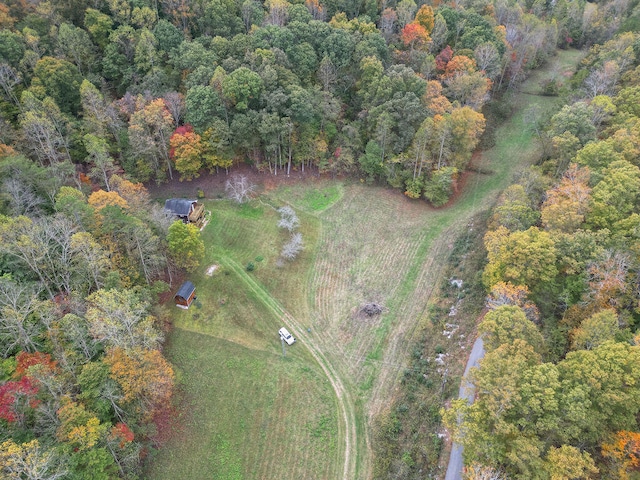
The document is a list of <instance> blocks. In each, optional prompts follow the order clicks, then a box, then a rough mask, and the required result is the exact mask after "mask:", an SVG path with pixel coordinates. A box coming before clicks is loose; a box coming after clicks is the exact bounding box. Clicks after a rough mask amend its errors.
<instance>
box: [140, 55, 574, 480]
mask: <svg viewBox="0 0 640 480" xmlns="http://www.w3.org/2000/svg"><path fill="white" fill-rule="evenodd" d="M577 59H578V57H577V54H576V53H574V52H562V53H561V55H560V56H559V57H558V58H556V59H555V60H554V62H553V63H552V64H550V65H549V67H548V68H547V69H545V71H543V72H541V73H540V74H538V75H537V76H536V77H532V78H531V79H530V80H529V81H528V82H527V83H526V84H525V85H523V87H522V92H523V93H519V94H515V95H514V96H513V97H512V98H511V99H510V102H511V104H512V105H511V106H512V109H513V116H512V117H511V119H510V120H509V121H508V122H506V123H505V124H504V125H503V126H502V127H500V128H499V129H498V130H497V132H496V138H497V140H498V141H497V142H496V145H495V146H494V147H493V148H491V149H489V150H487V151H485V152H484V153H483V154H482V156H481V158H479V159H478V166H479V167H480V168H479V170H480V171H491V172H493V173H492V174H491V175H487V174H482V173H472V174H470V175H469V177H468V178H467V181H466V186H465V190H464V192H463V193H462V195H461V196H460V197H459V198H458V200H457V201H456V203H455V204H454V205H453V206H451V207H448V208H444V209H433V208H430V207H428V206H427V205H426V204H425V203H424V202H420V201H411V200H409V199H407V198H406V197H405V196H404V195H402V194H401V193H399V192H395V191H391V190H388V189H385V188H380V187H370V186H364V185H362V184H360V183H358V182H354V183H349V182H340V181H330V180H318V181H314V182H313V183H312V184H297V185H291V186H286V187H281V188H279V189H275V190H270V191H268V192H265V193H264V194H262V195H261V196H260V198H258V199H257V200H254V201H252V202H251V204H249V205H245V206H242V207H237V206H234V205H231V204H229V203H227V202H226V201H213V200H212V201H208V202H207V207H208V208H209V209H210V210H212V212H213V219H212V222H211V223H210V224H209V225H208V226H207V228H206V229H205V230H204V232H203V235H204V240H205V244H206V260H205V262H204V264H203V265H202V268H200V270H199V271H198V272H196V274H194V275H193V276H191V277H190V278H191V279H192V280H193V281H194V282H195V283H196V285H197V287H198V301H197V303H196V304H195V306H194V307H192V308H191V309H190V310H188V311H181V310H176V311H175V314H174V326H175V330H174V332H173V333H172V335H171V341H170V343H169V345H168V349H167V353H168V356H169V358H170V360H171V361H172V362H173V363H174V364H175V365H176V366H177V369H178V372H179V384H180V387H181V389H182V391H183V395H182V396H181V397H180V398H181V401H183V402H185V405H186V406H187V408H183V407H182V406H181V407H180V409H181V410H182V411H183V412H184V413H183V418H181V423H182V424H183V425H182V426H183V428H181V429H180V430H179V433H178V434H176V435H175V436H174V437H173V438H172V439H171V440H170V441H169V443H168V444H166V445H165V446H164V448H162V449H161V450H160V451H159V452H158V453H157V455H156V456H155V457H154V459H153V462H150V465H151V467H150V470H149V472H148V475H147V478H152V479H164V478H167V479H168V478H216V479H218V478H219V479H227V478H229V479H232V478H234V479H235V478H243V479H270V478H278V479H303V478H314V479H320V478H322V479H325V478H326V479H337V478H345V479H349V480H351V479H353V478H370V475H371V472H372V468H373V467H372V461H371V458H372V453H371V452H372V444H371V438H372V434H371V425H372V424H373V423H374V421H375V419H377V418H380V417H383V416H385V415H387V414H388V412H389V408H390V405H392V404H393V400H394V398H395V397H396V396H397V389H398V385H399V383H400V381H401V378H402V376H403V374H404V372H405V371H406V369H407V368H408V367H409V366H410V365H411V355H412V352H414V351H415V345H416V343H417V342H418V341H420V342H423V343H424V342H425V339H432V340H429V341H431V342H432V343H433V345H434V346H435V345H442V346H444V347H445V348H446V349H447V351H449V353H450V355H451V370H450V373H449V379H448V382H449V384H450V385H453V386H454V388H452V389H451V390H452V391H454V390H457V385H456V383H457V381H458V378H459V375H460V372H461V365H462V360H461V359H463V358H464V346H465V345H466V340H465V339H466V338H467V337H468V336H471V334H472V333H473V332H472V329H473V321H472V320H473V319H471V320H470V319H466V326H465V328H463V329H462V330H461V331H460V333H461V334H462V335H464V336H463V337H460V336H456V337H453V338H450V339H444V337H443V336H442V331H441V325H440V324H438V325H433V324H432V323H431V322H430V321H429V317H430V305H433V302H434V294H435V292H437V291H438V289H439V287H440V285H441V284H442V282H443V281H445V280H446V279H443V277H442V275H443V266H444V265H445V264H446V261H447V259H448V258H449V256H450V254H451V251H452V250H453V249H454V242H455V239H456V238H459V237H460V235H468V236H472V235H476V233H475V231H476V228H475V227H474V226H473V225H472V224H471V221H472V219H473V218H474V217H475V216H477V215H478V213H479V212H483V211H486V210H487V209H488V208H489V207H490V206H491V205H492V204H493V202H494V201H495V198H496V196H497V195H498V193H499V192H500V191H501V190H502V189H504V188H505V187H506V186H507V185H508V184H509V183H510V181H511V179H512V177H513V174H514V172H515V171H516V170H517V169H519V168H522V167H523V166H524V165H526V164H527V163H529V162H531V161H532V160H534V159H535V158H536V155H537V148H538V147H537V145H536V143H535V142H534V141H533V138H532V133H531V131H530V130H528V129H527V128H525V125H524V121H523V113H524V111H525V110H526V108H528V106H530V105H532V104H536V105H538V106H539V107H540V109H541V111H543V112H544V111H552V110H554V109H556V108H558V99H557V98H553V97H543V96H540V95H537V93H538V92H539V89H540V88H539V87H540V85H541V82H542V81H544V80H546V79H548V78H557V76H558V75H560V76H562V75H564V73H565V72H566V71H569V70H570V66H571V65H574V64H575V63H576V62H577ZM524 92H527V93H524ZM286 204H289V205H291V206H293V207H294V208H295V210H296V212H297V213H298V216H299V217H300V220H301V226H300V232H301V233H302V234H303V238H304V243H305V250H304V251H303V252H302V253H301V254H300V256H299V257H298V258H297V259H296V260H295V261H293V262H285V263H283V262H281V261H279V252H280V249H281V248H282V245H283V244H284V243H285V242H286V241H287V239H288V233H286V232H283V231H282V230H279V229H278V228H277V222H278V219H279V216H278V213H277V212H276V208H278V207H280V206H282V205H286ZM250 263H251V264H252V265H253V270H252V271H247V266H248V265H249V264H250ZM214 265H215V266H216V269H215V271H214V272H213V274H212V275H211V276H208V275H207V274H206V271H207V269H208V268H210V267H212V266H214ZM374 301H375V302H378V303H380V304H382V305H384V307H385V310H384V312H383V314H382V315H379V316H376V317H372V318H369V317H366V316H363V315H358V310H359V307H360V306H361V305H363V304H364V303H366V302H374ZM452 301H453V300H452ZM452 321H459V323H463V319H456V318H454V319H453V320H452ZM283 323H286V324H287V325H289V326H293V327H294V328H292V330H293V332H292V333H293V334H294V335H295V336H297V337H298V340H299V341H298V342H297V343H296V344H295V345H294V346H292V347H289V348H287V356H286V357H283V356H282V349H281V345H280V342H279V340H278V337H277V330H278V328H279V327H280V326H282V324H283ZM430 345H431V344H430ZM430 348H431V347H430ZM434 350H435V348H431V350H430V351H429V352H428V355H431V356H435V354H436V353H437V352H435V351H434ZM436 397H437V398H436ZM434 398H435V400H437V401H438V402H441V401H442V398H443V394H442V393H439V394H438V395H436V396H434ZM435 400H434V401H435ZM435 412H436V415H437V409H436V410H435ZM425 448H427V447H425ZM405 453H406V452H405ZM403 459H404V456H403ZM403 461H404V460H403ZM411 461H412V460H411V453H409V457H408V458H407V459H406V462H405V463H406V464H407V465H409V464H410V463H411Z"/></svg>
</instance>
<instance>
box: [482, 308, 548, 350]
mask: <svg viewBox="0 0 640 480" xmlns="http://www.w3.org/2000/svg"><path fill="white" fill-rule="evenodd" d="M478 331H479V332H480V333H481V334H483V338H484V345H485V349H486V350H487V351H492V350H495V349H496V348H498V347H499V346H500V345H503V344H505V343H513V341H515V340H516V339H520V340H523V341H525V342H527V343H528V344H529V345H531V346H532V347H533V348H534V350H535V351H536V352H542V349H543V348H544V339H543V338H542V334H541V333H540V332H539V331H538V328H537V327H536V325H535V324H534V323H533V322H532V321H531V320H529V319H528V318H527V316H526V314H525V312H524V310H522V308H520V307H517V306H515V305H504V306H500V307H498V308H496V309H494V310H491V311H490V312H488V313H487V314H486V315H485V316H484V318H483V319H482V322H480V325H478Z"/></svg>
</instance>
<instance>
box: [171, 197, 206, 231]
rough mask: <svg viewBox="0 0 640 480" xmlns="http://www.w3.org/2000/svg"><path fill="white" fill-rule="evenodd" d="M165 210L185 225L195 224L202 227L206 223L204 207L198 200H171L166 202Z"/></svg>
mask: <svg viewBox="0 0 640 480" xmlns="http://www.w3.org/2000/svg"><path fill="white" fill-rule="evenodd" d="M164 209H165V210H166V211H167V212H169V213H171V214H172V215H173V216H175V217H177V218H179V219H180V220H182V221H183V222H184V223H194V224H195V225H197V226H198V227H201V226H202V224H203V222H204V205H203V204H201V203H198V201H197V200H189V199H186V198H169V199H167V200H166V201H165V202H164Z"/></svg>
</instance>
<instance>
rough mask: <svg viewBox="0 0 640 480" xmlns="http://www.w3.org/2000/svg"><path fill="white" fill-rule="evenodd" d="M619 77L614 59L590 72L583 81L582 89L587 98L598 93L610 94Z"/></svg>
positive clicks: (618, 70)
mask: <svg viewBox="0 0 640 480" xmlns="http://www.w3.org/2000/svg"><path fill="white" fill-rule="evenodd" d="M619 79H620V67H619V66H618V64H617V63H616V62H615V61H613V60H612V61H609V62H605V64H604V65H603V66H602V67H601V68H598V69H597V70H594V71H593V72H591V74H590V75H589V76H588V77H587V78H586V80H585V81H584V90H585V92H586V93H587V95H589V98H592V99H593V98H595V97H596V96H598V95H611V94H612V93H613V88H614V87H615V86H616V84H617V83H618V80H619Z"/></svg>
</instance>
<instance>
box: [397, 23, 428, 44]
mask: <svg viewBox="0 0 640 480" xmlns="http://www.w3.org/2000/svg"><path fill="white" fill-rule="evenodd" d="M400 38H401V39H402V43H404V45H405V47H409V50H410V51H413V49H414V48H420V47H422V46H423V45H425V44H426V43H427V42H428V41H429V34H428V33H427V30H426V29H425V28H424V27H423V26H422V25H420V24H419V23H416V22H411V23H408V24H407V25H405V26H404V28H403V29H402V32H401V34H400Z"/></svg>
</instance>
